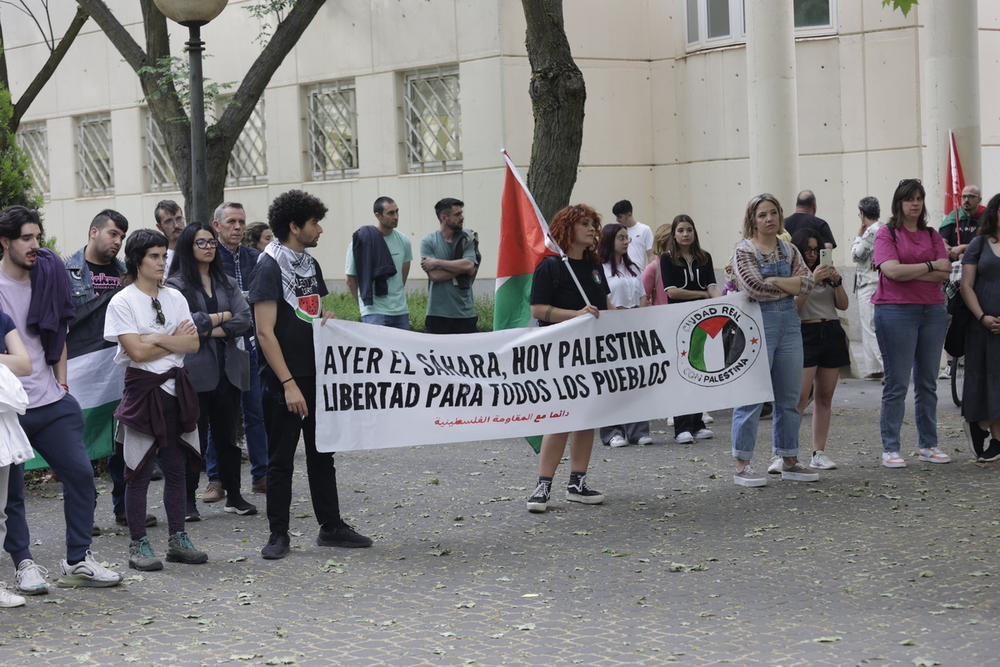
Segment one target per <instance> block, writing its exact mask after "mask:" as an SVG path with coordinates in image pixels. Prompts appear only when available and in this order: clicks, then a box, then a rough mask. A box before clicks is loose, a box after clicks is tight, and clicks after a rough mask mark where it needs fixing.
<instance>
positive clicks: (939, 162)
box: [900, 0, 989, 221]
mask: <svg viewBox="0 0 1000 667" xmlns="http://www.w3.org/2000/svg"><path fill="white" fill-rule="evenodd" d="M917 11H918V12H920V15H919V19H920V22H921V23H922V24H923V25H924V30H925V31H926V32H925V35H926V39H927V45H926V48H927V55H928V57H927V61H926V63H925V65H924V81H925V88H924V89H925V94H924V101H925V108H926V109H927V116H926V121H927V134H926V135H925V141H926V142H927V149H926V153H925V156H926V164H925V167H924V177H923V181H924V188H926V190H927V214H928V216H929V219H930V220H931V221H936V220H940V219H941V215H942V206H943V205H944V193H945V190H946V188H947V179H948V178H949V176H948V174H947V173H946V169H947V166H948V130H952V131H954V132H955V143H956V144H957V145H958V156H959V158H960V159H961V161H962V171H963V173H964V175H965V182H966V184H974V185H979V186H980V187H981V186H982V184H983V166H982V165H983V159H982V140H981V133H980V127H979V7H978V1H977V0H962V1H961V2H945V0H931V1H930V2H927V3H926V4H921V5H919V6H918V7H917ZM900 178H902V176H900ZM983 195H984V196H986V197H987V198H988V197H989V194H987V193H985V192H984V193H983Z"/></svg>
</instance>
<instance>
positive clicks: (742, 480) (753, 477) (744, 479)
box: [733, 464, 767, 486]
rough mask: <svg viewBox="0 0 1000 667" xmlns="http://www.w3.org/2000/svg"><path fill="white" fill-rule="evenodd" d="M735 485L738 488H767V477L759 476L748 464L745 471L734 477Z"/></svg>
mask: <svg viewBox="0 0 1000 667" xmlns="http://www.w3.org/2000/svg"><path fill="white" fill-rule="evenodd" d="M733 483H734V484H736V486H767V477H765V476H764V475H761V474H758V473H757V471H756V470H754V469H753V466H752V465H750V464H747V466H746V467H745V468H743V470H741V471H739V472H737V473H736V474H735V475H733Z"/></svg>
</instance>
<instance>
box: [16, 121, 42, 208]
mask: <svg viewBox="0 0 1000 667" xmlns="http://www.w3.org/2000/svg"><path fill="white" fill-rule="evenodd" d="M17 145H18V146H20V147H21V149H22V150H23V151H24V152H25V153H27V154H28V158H29V159H30V160H31V166H30V168H29V169H30V173H31V180H32V183H33V185H32V186H31V189H32V191H34V192H38V193H41V194H42V195H43V196H45V197H46V198H48V196H49V132H48V126H47V125H46V124H45V122H44V121H42V122H38V123H21V126H20V127H19V128H18V129H17Z"/></svg>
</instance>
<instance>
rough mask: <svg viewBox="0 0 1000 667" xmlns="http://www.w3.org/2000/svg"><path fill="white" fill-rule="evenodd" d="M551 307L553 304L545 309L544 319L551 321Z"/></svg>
mask: <svg viewBox="0 0 1000 667" xmlns="http://www.w3.org/2000/svg"><path fill="white" fill-rule="evenodd" d="M552 308H553V306H549V309H548V310H546V311H545V321H546V322H552Z"/></svg>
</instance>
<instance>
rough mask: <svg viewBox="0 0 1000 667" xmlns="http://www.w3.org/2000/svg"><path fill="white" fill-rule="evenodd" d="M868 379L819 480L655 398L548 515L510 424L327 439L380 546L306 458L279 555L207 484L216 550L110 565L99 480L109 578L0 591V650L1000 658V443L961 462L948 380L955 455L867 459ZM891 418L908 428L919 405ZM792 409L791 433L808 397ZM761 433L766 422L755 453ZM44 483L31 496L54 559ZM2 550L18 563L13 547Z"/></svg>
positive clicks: (476, 658)
mask: <svg viewBox="0 0 1000 667" xmlns="http://www.w3.org/2000/svg"><path fill="white" fill-rule="evenodd" d="M879 389H880V388H879V387H878V385H877V384H876V383H872V382H867V383H866V382H862V381H859V380H848V381H844V382H842V384H841V386H840V387H839V388H838V394H837V396H836V397H835V406H836V407H835V411H834V412H835V415H834V418H833V427H832V433H831V438H830V445H829V447H828V453H829V454H830V456H831V458H833V459H834V460H835V461H836V462H837V463H838V464H839V465H840V467H839V469H838V470H835V471H830V472H827V473H823V474H822V478H821V480H820V482H818V483H815V484H805V483H794V482H781V481H780V480H777V479H772V480H771V483H770V484H769V485H768V486H767V487H765V488H759V489H748V488H742V487H737V486H735V485H734V484H733V483H732V469H733V464H732V459H731V456H730V453H729V444H730V438H729V426H730V411H719V412H717V413H715V415H714V416H715V417H716V422H715V424H714V425H713V426H712V428H713V429H714V431H715V433H716V437H715V439H714V440H709V441H700V442H697V443H694V444H691V445H677V444H674V443H673V439H672V435H673V430H672V429H668V428H667V426H666V422H665V421H657V422H654V426H653V428H654V431H655V433H654V437H655V439H656V442H655V443H654V444H653V445H650V446H646V447H638V446H630V447H625V448H622V449H616V450H609V449H607V448H602V447H599V446H598V447H596V448H595V453H594V459H593V465H592V468H591V475H590V478H589V479H590V481H591V484H592V485H593V486H594V487H596V488H598V489H600V490H601V491H603V492H604V493H605V495H606V496H607V501H606V503H605V504H604V505H601V506H593V507H590V506H582V505H577V504H572V503H567V502H565V501H564V500H563V499H562V498H561V495H562V494H561V493H559V494H558V495H557V496H556V500H555V502H554V503H553V505H552V506H551V509H550V510H549V512H548V513H546V514H542V515H534V514H529V513H528V512H527V511H526V510H525V505H524V502H525V499H526V497H527V495H528V493H529V492H530V491H531V489H532V488H533V486H534V479H535V475H536V474H537V473H536V465H537V463H536V456H535V454H534V453H533V452H531V451H530V449H529V448H528V447H527V445H526V444H525V443H524V442H523V441H520V440H518V441H513V440H497V441H490V442H475V443H466V444H456V445H443V446H425V447H410V448H399V449H385V450H371V451H362V452H350V453H344V454H340V455H338V467H339V470H338V477H339V480H338V481H339V485H340V493H341V501H342V504H343V507H344V510H345V515H346V516H347V517H348V518H349V520H350V521H351V523H352V524H353V525H354V526H355V527H356V528H357V529H358V530H359V531H360V532H362V533H365V534H367V535H370V536H372V537H373V538H374V539H375V546H374V547H372V548H370V549H361V550H348V549H331V548H322V547H317V546H315V537H316V531H317V527H316V524H315V520H314V519H313V518H312V516H311V506H310V504H309V501H308V491H307V486H306V479H305V476H304V472H303V473H298V474H297V476H296V480H295V492H294V498H295V504H294V506H293V512H292V513H293V530H294V531H295V535H294V537H293V545H294V548H293V550H292V553H291V554H290V555H289V556H288V557H287V558H286V559H284V560H281V561H263V560H261V559H260V557H259V554H258V550H259V548H260V546H261V545H262V544H263V542H264V541H265V540H266V537H267V522H266V519H265V517H264V515H263V512H262V513H261V514H260V515H257V516H253V517H237V516H234V515H229V514H225V513H223V509H222V505H223V503H216V504H213V505H204V504H201V505H200V507H201V508H202V514H203V517H204V518H205V520H203V521H202V522H200V523H195V524H188V527H189V529H190V534H191V536H192V539H193V540H194V543H195V544H196V545H197V546H198V547H199V548H204V549H206V550H208V552H209V554H210V561H209V562H208V563H206V564H204V565H181V564H174V563H165V569H164V570H163V571H162V572H151V573H142V574H140V573H137V572H135V571H129V570H127V569H122V568H127V547H128V536H127V534H125V533H123V532H118V531H115V530H114V526H113V517H112V513H111V504H110V498H109V496H108V495H107V490H108V488H107V487H108V484H107V483H103V486H104V491H105V493H104V494H103V495H102V496H101V498H100V500H99V506H98V518H99V522H100V524H101V525H102V526H104V527H105V528H106V530H105V533H104V535H103V536H101V537H98V538H95V540H94V545H93V549H94V551H95V553H96V554H97V556H98V558H99V559H102V560H103V561H105V562H106V563H108V564H110V565H111V566H112V567H116V568H119V569H121V571H122V572H124V573H125V577H126V579H125V582H124V584H123V585H122V586H120V587H118V588H115V589H85V590H72V589H69V590H67V589H57V588H53V589H52V591H51V593H49V594H48V595H45V596H38V597H33V598H29V599H28V604H27V605H26V606H25V607H21V608H17V609H4V610H0V665H4V666H7V665H10V666H21V665H31V666H32V667H36V666H43V665H53V666H54V665H157V666H162V665H217V664H230V665H301V666H305V665H344V666H355V665H356V666H369V665H391V666H401V667H409V666H411V665H447V666H451V665H459V666H466V665H468V666H487V665H547V666H554V665H576V664H580V665H660V664H664V663H677V664H686V665H718V664H732V665H861V664H872V665H937V664H940V665H997V664H1000V639H998V616H1000V615H998V610H1000V586H998V585H997V582H998V581H1000V566H998V558H1000V556H998V554H1000V511H998V510H1000V499H998V497H997V489H998V484H997V479H998V478H997V475H998V474H1000V463H997V464H991V465H985V464H976V463H974V462H973V460H972V456H971V454H970V452H969V448H968V446H967V444H966V442H965V439H964V436H963V435H962V431H961V420H960V417H959V416H958V411H957V410H956V409H955V408H954V406H952V405H950V402H947V398H948V394H947V385H946V383H945V382H941V383H940V388H939V395H940V396H941V401H940V404H939V408H940V412H939V435H940V439H941V445H942V448H943V449H945V450H946V451H947V452H949V453H951V454H952V455H953V457H954V461H953V462H952V463H951V464H949V465H933V464H929V463H920V462H918V461H917V459H916V457H915V456H907V460H908V461H909V463H910V465H909V467H908V468H906V469H903V470H889V469H886V468H883V467H881V466H880V465H879V460H878V454H879V451H880V446H879V438H878V397H879V394H880V392H879ZM907 422H908V423H907V424H906V425H905V427H904V442H907V443H912V442H914V430H913V427H912V407H911V408H910V411H908V413H907ZM668 431H669V432H668ZM802 433H803V448H804V451H808V446H809V442H810V437H809V418H808V417H806V419H805V420H804V423H803V427H802ZM769 440H770V422H768V421H764V422H762V427H761V433H760V437H759V439H758V451H757V456H756V462H757V464H758V465H759V466H761V467H764V466H766V464H767V461H768V453H769V447H768V445H767V444H765V443H769ZM913 451H915V447H913V446H910V447H905V448H904V453H906V454H911V453H912V452H913ZM298 463H299V469H300V470H303V471H304V459H302V457H300V461H299V462H298ZM568 473H569V470H568V466H567V464H565V463H564V464H563V465H562V466H561V467H560V470H559V473H558V475H559V477H558V478H557V480H556V486H557V488H561V487H562V485H563V484H564V483H565V481H566V478H567V477H568ZM244 478H245V479H246V480H247V485H249V481H248V478H249V473H248V471H247V470H246V469H244ZM160 484H161V483H154V484H153V490H154V493H155V494H159V493H160V491H161V489H162V487H161V486H160ZM58 494H59V487H58V485H46V486H42V487H39V488H35V489H33V490H32V491H31V495H30V498H29V501H28V502H29V515H30V521H31V525H32V528H33V539H34V545H33V551H34V555H35V557H36V560H37V561H38V562H39V564H41V565H44V566H46V567H48V568H49V569H50V570H51V571H55V570H57V568H58V561H59V559H60V558H62V557H63V556H64V553H63V549H62V543H63V539H62V531H63V527H62V526H63V524H62V512H61V500H60V497H59V495H58ZM151 497H152V496H151ZM248 497H250V496H248ZM252 500H253V501H254V502H257V503H258V504H259V505H260V506H261V509H262V510H263V496H260V495H254V496H252ZM153 504H154V505H159V503H158V502H155V501H154V503H153ZM152 511H154V512H156V513H158V514H159V515H160V516H161V521H162V523H161V525H160V526H157V527H155V528H152V529H150V531H149V532H150V539H151V541H152V543H153V545H154V548H155V549H156V550H157V551H162V550H163V549H164V548H165V540H166V528H165V521H163V516H162V509H161V508H159V507H156V508H155V509H153V510H152ZM2 567H3V576H0V579H2V578H6V579H7V580H8V581H10V582H12V581H13V570H12V568H11V564H10V560H9V558H8V557H7V556H4V560H3V566H2Z"/></svg>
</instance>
